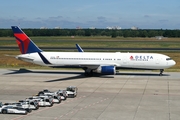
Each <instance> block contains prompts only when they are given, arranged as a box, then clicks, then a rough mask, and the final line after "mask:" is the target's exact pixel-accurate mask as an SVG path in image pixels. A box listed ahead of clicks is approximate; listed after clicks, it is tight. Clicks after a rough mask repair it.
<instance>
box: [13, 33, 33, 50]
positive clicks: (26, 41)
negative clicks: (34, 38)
mask: <svg viewBox="0 0 180 120" xmlns="http://www.w3.org/2000/svg"><path fill="white" fill-rule="evenodd" d="M14 36H15V37H16V38H17V39H18V40H16V42H17V44H18V46H19V49H20V50H21V53H26V52H27V50H28V46H29V43H30V40H29V38H28V37H27V35H25V34H22V33H15V34H14ZM19 40H20V41H21V42H20V41H19ZM22 43H23V45H22ZM23 46H24V48H23ZM23 50H24V51H23Z"/></svg>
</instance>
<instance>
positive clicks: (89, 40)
mask: <svg viewBox="0 0 180 120" xmlns="http://www.w3.org/2000/svg"><path fill="white" fill-rule="evenodd" d="M31 39H32V40H33V41H34V42H35V43H36V44H37V45H38V46H39V47H42V46H46V47H53V46H54V47H74V48H75V44H76V43H78V44H80V46H81V47H82V48H83V47H86V48H87V47H94V48H99V47H101V48H180V38H165V39H162V40H156V39H155V38H122V37H118V38H111V37H75V38H71V37H31ZM0 46H17V44H16V42H15V38H14V37H0ZM123 52H128V51H123ZM133 52H144V51H133ZM145 52H148V51H145ZM153 53H162V54H166V55H168V56H170V57H171V58H172V59H174V60H175V61H176V65H175V66H174V67H172V68H169V69H168V71H180V52H177V51H171V52H167V51H153ZM6 54H8V55H14V56H15V55H18V54H20V52H19V51H3V50H0V67H1V68H22V67H25V68H27V67H28V68H45V67H42V66H38V65H34V64H30V63H27V62H23V61H19V60H16V59H15V58H13V57H10V56H6ZM166 71H167V70H166Z"/></svg>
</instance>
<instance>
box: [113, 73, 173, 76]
mask: <svg viewBox="0 0 180 120" xmlns="http://www.w3.org/2000/svg"><path fill="white" fill-rule="evenodd" d="M116 75H134V76H159V74H158V73H116ZM162 76H170V75H169V74H162Z"/></svg>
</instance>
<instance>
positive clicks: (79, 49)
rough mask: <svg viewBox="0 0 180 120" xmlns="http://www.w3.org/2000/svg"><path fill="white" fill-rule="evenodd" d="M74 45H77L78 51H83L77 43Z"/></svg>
mask: <svg viewBox="0 0 180 120" xmlns="http://www.w3.org/2000/svg"><path fill="white" fill-rule="evenodd" d="M76 47H77V49H78V51H79V52H84V50H83V49H82V48H81V47H80V46H79V45H78V44H76Z"/></svg>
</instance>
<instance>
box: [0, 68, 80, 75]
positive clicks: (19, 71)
mask: <svg viewBox="0 0 180 120" xmlns="http://www.w3.org/2000/svg"><path fill="white" fill-rule="evenodd" d="M10 71H11V72H10V73H5V74H4V75H9V74H23V73H42V74H82V72H59V71H31V70H28V69H22V68H21V69H19V70H10Z"/></svg>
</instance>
